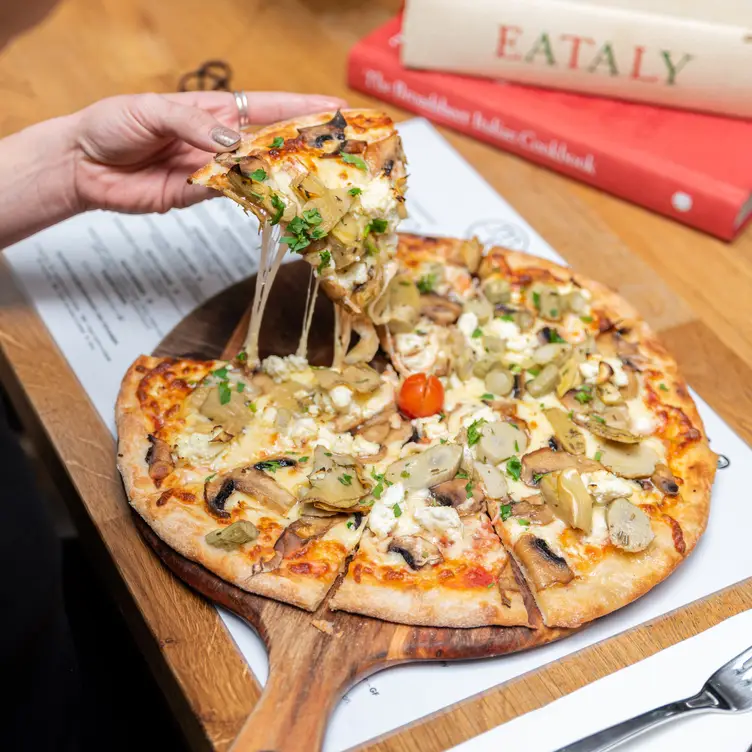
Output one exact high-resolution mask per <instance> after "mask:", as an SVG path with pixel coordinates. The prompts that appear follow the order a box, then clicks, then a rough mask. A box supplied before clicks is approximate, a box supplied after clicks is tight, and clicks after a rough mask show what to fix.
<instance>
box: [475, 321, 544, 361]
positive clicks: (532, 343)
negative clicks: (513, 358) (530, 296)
mask: <svg viewBox="0 0 752 752" xmlns="http://www.w3.org/2000/svg"><path fill="white" fill-rule="evenodd" d="M485 331H486V333H487V334H492V335H493V336H495V337H499V338H500V339H503V340H504V341H505V342H506V345H507V350H511V351H512V352H517V353H524V354H526V355H532V351H533V350H534V349H535V348H536V347H537V345H538V338H537V337H536V335H535V334H533V333H532V332H523V331H521V330H520V328H519V327H518V326H517V324H515V323H514V321H505V320H504V319H500V318H495V319H492V320H491V321H489V323H488V324H487V325H486V327H485Z"/></svg>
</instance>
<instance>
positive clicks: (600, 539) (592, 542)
mask: <svg viewBox="0 0 752 752" xmlns="http://www.w3.org/2000/svg"><path fill="white" fill-rule="evenodd" d="M608 539H609V537H608V524H607V523H606V510H605V508H604V507H595V508H594V509H593V528H592V530H591V531H590V534H589V535H587V536H585V537H584V538H582V542H583V543H584V544H585V545H586V546H602V545H603V544H604V543H607V542H608Z"/></svg>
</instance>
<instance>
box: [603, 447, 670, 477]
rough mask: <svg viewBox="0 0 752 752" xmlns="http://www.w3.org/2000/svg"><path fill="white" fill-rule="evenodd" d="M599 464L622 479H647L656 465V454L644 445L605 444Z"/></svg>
mask: <svg viewBox="0 0 752 752" xmlns="http://www.w3.org/2000/svg"><path fill="white" fill-rule="evenodd" d="M600 462H601V464H602V465H603V467H605V468H606V469H607V470H610V471H611V472H612V473H616V475H621V477H622V478H631V479H636V478H649V477H650V476H651V475H652V474H653V473H654V472H655V466H656V464H658V454H657V453H656V452H655V450H654V449H652V448H651V447H649V446H648V445H647V444H645V443H640V444H615V443H612V442H609V443H606V444H604V445H603V447H602V448H601V459H600Z"/></svg>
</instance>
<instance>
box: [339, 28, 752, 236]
mask: <svg viewBox="0 0 752 752" xmlns="http://www.w3.org/2000/svg"><path fill="white" fill-rule="evenodd" d="M400 29H401V18H399V17H398V18H395V19H393V20H392V21H389V22H388V23H387V24H385V25H384V26H382V27H381V28H379V29H377V30H376V31H374V32H373V33H372V34H370V35H369V36H367V37H365V39H362V40H361V41H360V42H358V44H356V45H355V47H353V49H352V51H351V52H350V57H349V62H348V81H349V84H350V86H351V87H352V88H353V89H357V90H358V91H362V92H365V93H367V94H370V95H372V96H374V97H377V98H379V99H383V100H385V101H387V102H391V103H393V104H395V105H397V106H399V107H403V108H404V109H407V110H411V111H413V112H416V113H419V114H420V115H424V116H425V117H427V118H429V119H430V120H433V121H434V122H436V123H438V124H440V125H445V126H447V127H450V128H454V129H455V130H458V131H461V132H463V133H466V134H468V135H470V136H473V137H475V138H478V139H479V140H481V141H486V142H488V143H490V144H493V145H494V146H498V147H500V148H502V149H504V150H506V151H510V152H512V153H514V154H518V155H519V156H521V157H524V158H525V159H529V160H530V161H532V162H536V163H538V164H541V165H544V166H545V167H549V168H551V169H553V170H556V171H558V172H561V173H564V174H565V175H568V176H570V177H573V178H576V179H577V180H581V181H583V182H585V183H589V184H590V185H594V186H596V187H597V188H601V189H602V190H604V191H608V192H609V193H613V194H614V195H616V196H620V197H621V198H625V199H627V200H628V201H632V202H633V203H635V204H639V205H641V206H644V207H646V208H648V209H652V210H653V211H656V212H659V213H661V214H665V215H666V216H668V217H671V218H673V219H676V220H678V221H679V222H683V223H685V224H687V225H690V226H692V227H695V228H697V229H699V230H703V231H705V232H708V233H710V234H712V235H715V236H717V237H719V238H722V239H724V240H731V239H733V238H734V236H735V235H736V234H737V233H738V232H739V230H740V229H741V227H742V226H743V225H744V223H745V222H746V220H747V219H748V218H749V217H750V215H751V214H752V122H750V121H745V120H738V119H734V118H725V117H720V116H716V115H707V114H701V113H696V112H684V111H681V110H670V109H666V108H661V107H652V106H647V105H643V104H632V103H627V102H621V101H615V100H610V99H600V98H596V97H589V96H582V95H578V94H569V93H564V92H560V91H553V90H548V89H536V88H532V87H529V86H520V85H517V84H509V83H504V82H496V81H489V80H482V79H476V78H470V77H467V76H458V75H449V74H445V73H433V72H425V71H415V70H408V69H406V68H404V67H403V66H402V64H401V62H400Z"/></svg>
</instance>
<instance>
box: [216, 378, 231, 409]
mask: <svg viewBox="0 0 752 752" xmlns="http://www.w3.org/2000/svg"><path fill="white" fill-rule="evenodd" d="M231 399H232V391H231V389H230V385H229V384H228V383H227V382H226V381H220V382H219V404H220V405H226V404H227V403H228V402H229V401H230V400H231Z"/></svg>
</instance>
